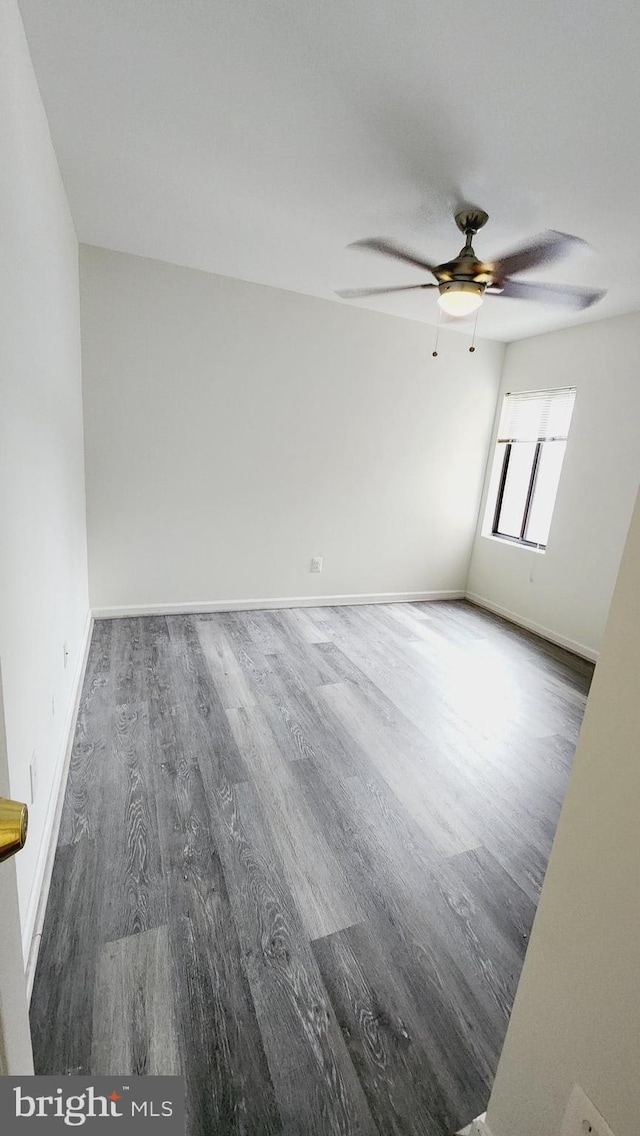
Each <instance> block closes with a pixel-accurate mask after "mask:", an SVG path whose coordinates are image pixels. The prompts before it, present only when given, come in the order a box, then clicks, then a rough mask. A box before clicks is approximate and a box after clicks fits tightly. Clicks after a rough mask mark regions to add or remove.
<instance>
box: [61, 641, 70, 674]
mask: <svg viewBox="0 0 640 1136" xmlns="http://www.w3.org/2000/svg"><path fill="white" fill-rule="evenodd" d="M62 661H63V665H64V668H65V670H66V669H67V663H68V662H69V648H68V647H67V644H66V642H65V643H63V644H62Z"/></svg>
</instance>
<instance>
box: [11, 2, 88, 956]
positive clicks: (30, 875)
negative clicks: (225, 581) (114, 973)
mask: <svg viewBox="0 0 640 1136" xmlns="http://www.w3.org/2000/svg"><path fill="white" fill-rule="evenodd" d="M0 169H1V170H2V174H1V176H0V381H1V383H2V386H1V388H0V540H1V550H0V571H1V580H2V583H1V587H0V657H1V659H2V675H3V684H4V700H5V718H6V731H7V749H8V759H9V776H10V784H11V792H12V794H13V796H14V797H16V798H19V799H21V800H25V801H28V800H29V762H30V758H31V754H32V752H33V751H34V750H35V751H36V752H37V766H38V779H39V780H38V791H37V796H36V800H35V803H34V804H33V806H32V807H31V809H30V830H29V837H28V841H27V846H26V848H25V849H24V850H23V851H22V852H21V853H20V854H19V855H18V856H17V858H16V868H17V873H18V886H19V897H20V908H21V917H22V922H23V928H24V931H25V939H26V940H27V945H28V938H29V930H30V927H31V924H32V921H33V915H34V914H35V912H34V910H33V904H34V902H35V901H36V899H37V894H38V886H37V884H36V885H35V886H34V881H36V880H37V879H38V872H39V866H40V868H41V867H42V860H41V854H42V852H43V849H44V844H45V842H44V840H43V836H44V833H45V830H46V824H47V816H48V811H47V810H48V806H49V803H50V800H51V794H52V787H53V786H54V783H55V779H56V773H59V771H60V768H61V756H62V751H63V747H64V741H65V736H64V735H65V726H66V725H68V712H69V709H70V704H71V701H72V699H73V695H74V690H73V685H74V677H75V675H76V673H77V667H78V662H79V659H80V654H81V650H82V645H83V644H82V639H83V632H84V629H85V625H86V619H87V615H88V595H87V565H86V533H85V499H84V468H83V441H82V399H81V376H80V328H79V297H78V270H77V242H76V238H75V233H74V229H73V224H72V222H71V217H70V214H69V209H68V206H67V200H66V197H65V192H64V189H63V186H62V181H61V179H60V174H59V172H58V167H57V164H56V159H55V156H54V152H53V149H52V146H51V141H50V138H49V129H48V126H47V121H46V117H45V113H44V110H43V107H42V103H41V101H40V96H39V93H38V88H37V85H36V80H35V76H34V73H33V70H32V67H31V61H30V58H29V53H28V49H27V45H26V41H25V38H24V33H23V29H22V24H21V21H20V16H19V14H18V9H17V5H16V3H15V0H0ZM65 641H66V643H67V645H68V648H69V660H68V663H67V666H66V668H65V666H64V656H63V643H64V642H65ZM52 699H53V705H54V709H55V712H53V710H52Z"/></svg>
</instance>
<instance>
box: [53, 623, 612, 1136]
mask: <svg viewBox="0 0 640 1136" xmlns="http://www.w3.org/2000/svg"><path fill="white" fill-rule="evenodd" d="M592 669H593V668H592V667H591V665H590V664H588V663H585V662H583V661H582V660H580V659H577V658H575V657H573V656H571V655H569V654H567V653H566V652H565V651H563V650H561V649H559V648H556V647H552V646H551V645H549V644H545V643H543V642H541V641H540V640H538V639H536V638H535V637H534V636H532V635H529V634H527V633H526V632H522V631H519V630H517V629H515V628H514V627H512V626H511V625H509V624H507V623H505V622H503V621H501V620H499V619H497V618H496V617H494V616H491V615H489V614H488V613H486V612H483V611H481V610H479V609H477V608H474V607H472V606H471V605H469V604H467V603H465V602H462V601H459V602H450V603H424V604H394V605H388V606H370V607H351V608H349V607H339V608H317V609H305V610H302V609H298V610H291V611H270V612H267V611H260V612H238V613H229V614H219V615H209V616H207V615H202V616H189V617H188V616H169V617H166V618H164V617H147V618H138V619H118V620H113V621H101V622H98V623H97V624H96V626H95V630H94V635H93V641H92V645H91V650H90V656H89V663H88V669H87V674H86V679H85V684H84V689H83V694H82V699H81V705H80V712H79V717H78V723H77V729H76V737H75V745H74V750H73V756H72V760H71V767H70V773H69V780H68V785H67V790H66V798H65V804H64V811H63V816H62V822H61V828H60V835H59V846H58V850H57V856H56V861H55V866H54V872H53V880H52V886H51V892H50V898H49V904H48V908H47V915H46V921H45V927H44V933H43V938H42V944H41V948H40V955H39V961H38V967H37V972H36V978H35V985H34V991H33V997H32V1003H31V1023H32V1033H33V1042H34V1049H35V1061H36V1071H37V1072H39V1073H55V1074H65V1073H95V1074H98V1073H113V1074H116V1073H122V1074H125V1073H129V1074H136V1073H142V1074H158V1073H177V1072H183V1073H184V1074H185V1076H186V1082H187V1106H188V1117H189V1119H188V1132H189V1134H190V1136H226V1134H228V1133H229V1134H230V1133H234V1134H246V1136H266V1134H269V1133H273V1134H274V1136H309V1134H317V1136H351V1134H356V1133H358V1134H362V1136H364V1134H366V1136H374V1134H378V1136H391V1134H397V1136H409V1134H410V1136H445V1134H447V1133H452V1132H454V1131H455V1130H456V1129H457V1128H459V1127H461V1126H462V1125H463V1124H466V1123H468V1121H469V1120H470V1119H471V1118H472V1117H474V1116H476V1115H477V1114H478V1113H480V1112H483V1111H484V1108H485V1107H486V1103H487V1100H488V1096H489V1091H490V1087H491V1083H492V1078H493V1075H494V1072H495V1068H496V1065H497V1061H498V1056H499V1053H500V1049H501V1045H502V1041H503V1037H504V1033H505V1029H506V1024H507V1019H508V1016H509V1012H510V1008H511V1004H512V1000H513V996H514V992H515V988H516V984H517V981H518V976H519V973H520V968H521V965H522V961H523V957H524V952H525V949H526V945H527V937H528V934H529V930H530V927H531V922H532V919H533V915H534V911H535V906H536V902H537V898H538V894H539V890H540V886H541V883H542V879H543V875H544V871H545V867H546V863H547V858H548V855H549V850H550V846H551V841H552V839H553V835H554V831H555V827H556V822H557V819H558V813H559V810H560V805H561V802H562V798H563V795H564V791H565V786H566V783H567V778H568V775H569V770H570V765H571V759H572V755H573V750H574V745H575V742H576V738H577V734H578V730H579V728H580V722H581V719H582V714H583V710H584V704H585V699H586V694H587V691H588V687H589V682H590V679H591V673H592Z"/></svg>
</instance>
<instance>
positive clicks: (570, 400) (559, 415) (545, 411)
mask: <svg viewBox="0 0 640 1136" xmlns="http://www.w3.org/2000/svg"><path fill="white" fill-rule="evenodd" d="M575 397H576V389H575V387H561V388H560V389H558V390H546V391H523V392H522V393H520V392H518V393H517V394H508V395H506V397H505V400H504V406H503V408H502V417H501V419H500V429H499V431H498V442H537V441H547V440H549V439H550V438H557V439H561V438H566V437H567V435H568V433H569V423H570V422H571V415H572V413H573V404H574V402H575Z"/></svg>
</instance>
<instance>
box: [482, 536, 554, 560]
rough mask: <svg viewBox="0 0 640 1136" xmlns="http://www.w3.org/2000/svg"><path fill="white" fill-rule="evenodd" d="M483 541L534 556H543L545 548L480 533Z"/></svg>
mask: <svg viewBox="0 0 640 1136" xmlns="http://www.w3.org/2000/svg"><path fill="white" fill-rule="evenodd" d="M480 535H481V536H482V538H483V540H492V541H494V543H495V544H501V545H502V546H503V547H504V546H505V545H506V546H507V547H508V548H520V549H522V551H523V552H533V554H534V555H535V556H544V554H545V552H546V551H547V550H546V548H535V546H534V545H532V544H522V543H521V542H520V541H519V540H509V538H508V537H504V536H496V535H495V533H481V534H480Z"/></svg>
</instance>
